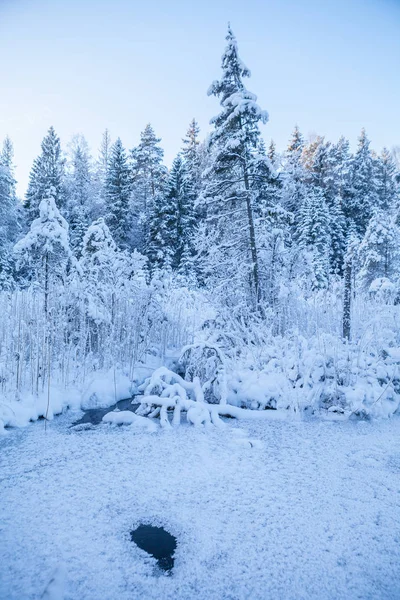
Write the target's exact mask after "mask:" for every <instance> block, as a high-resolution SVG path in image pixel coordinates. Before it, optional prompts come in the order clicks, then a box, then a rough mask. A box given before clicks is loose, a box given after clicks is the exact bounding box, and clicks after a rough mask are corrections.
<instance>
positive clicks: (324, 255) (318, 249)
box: [299, 187, 331, 289]
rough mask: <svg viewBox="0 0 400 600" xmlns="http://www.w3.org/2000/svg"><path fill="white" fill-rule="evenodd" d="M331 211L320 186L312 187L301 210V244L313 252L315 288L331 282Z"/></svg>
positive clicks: (320, 287)
mask: <svg viewBox="0 0 400 600" xmlns="http://www.w3.org/2000/svg"><path fill="white" fill-rule="evenodd" d="M329 225H330V220H329V212H328V207H327V205H326V201H325V198H324V194H323V192H322V190H321V188H319V187H314V188H311V189H310V190H309V192H308V195H307V198H306V200H305V201H304V203H303V206H302V209H301V212H300V235H299V245H300V247H301V248H303V249H304V250H307V251H309V253H310V254H311V262H312V268H313V288H314V289H323V288H326V287H328V283H329V249H330V246H331V242H330V231H329Z"/></svg>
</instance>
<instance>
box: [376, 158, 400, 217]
mask: <svg viewBox="0 0 400 600" xmlns="http://www.w3.org/2000/svg"><path fill="white" fill-rule="evenodd" d="M395 176H396V165H395V162H394V160H393V157H392V155H391V153H390V152H389V150H388V149H387V148H383V150H382V152H381V154H380V156H378V157H377V158H376V160H375V180H376V184H377V194H378V205H379V207H380V208H381V209H383V210H389V211H391V212H393V210H395V209H398V202H399V199H400V197H399V193H398V190H397V185H396V179H395ZM399 221H400V217H399Z"/></svg>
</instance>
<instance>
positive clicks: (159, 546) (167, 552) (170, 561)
mask: <svg viewBox="0 0 400 600" xmlns="http://www.w3.org/2000/svg"><path fill="white" fill-rule="evenodd" d="M131 540H132V542H135V544H136V545H137V546H139V548H140V549H141V550H144V551H145V552H147V553H148V554H151V555H152V556H153V557H154V558H155V559H156V560H157V564H158V566H159V567H160V569H163V571H167V572H170V571H171V570H172V568H173V566H174V558H173V556H174V552H175V549H176V537H174V536H173V535H171V534H170V533H168V531H165V529H163V527H154V526H153V525H139V527H138V528H137V529H134V530H133V531H131Z"/></svg>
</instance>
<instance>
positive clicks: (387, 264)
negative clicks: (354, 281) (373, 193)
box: [358, 208, 400, 291]
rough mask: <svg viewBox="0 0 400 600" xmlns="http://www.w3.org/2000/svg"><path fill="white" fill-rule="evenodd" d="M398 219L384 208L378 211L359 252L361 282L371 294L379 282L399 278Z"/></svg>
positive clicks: (376, 210) (392, 281)
mask: <svg viewBox="0 0 400 600" xmlns="http://www.w3.org/2000/svg"><path fill="white" fill-rule="evenodd" d="M395 221H396V217H395V216H394V215H393V213H392V214H391V213H390V212H389V211H388V210H387V209H385V208H383V209H382V208H375V209H374V211H373V214H372V217H371V219H370V222H369V223H368V227H367V230H366V232H365V235H364V237H363V239H362V241H361V244H360V247H359V249H358V263H359V272H358V281H359V283H360V285H361V287H362V289H363V290H364V291H368V290H369V288H370V286H371V283H372V282H373V281H374V280H376V279H382V278H384V279H385V280H386V279H388V280H390V282H391V283H392V284H394V283H395V280H396V281H397V279H398V273H399V266H400V252H399V251H400V242H399V235H400V232H399V228H398V227H397V225H396V222H395Z"/></svg>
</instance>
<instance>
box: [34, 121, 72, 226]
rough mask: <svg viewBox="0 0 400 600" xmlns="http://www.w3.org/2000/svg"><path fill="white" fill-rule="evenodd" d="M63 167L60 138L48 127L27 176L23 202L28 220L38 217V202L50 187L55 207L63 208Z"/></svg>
mask: <svg viewBox="0 0 400 600" xmlns="http://www.w3.org/2000/svg"><path fill="white" fill-rule="evenodd" d="M64 167H65V160H64V158H63V156H62V153H61V145H60V139H59V137H58V136H57V134H56V132H55V131H54V128H53V127H50V129H49V131H48V133H47V135H46V136H45V138H44V139H43V141H42V152H41V154H40V156H38V157H37V158H36V159H35V160H34V162H33V166H32V169H31V173H30V176H29V185H28V190H27V193H26V197H25V204H24V206H25V208H26V209H27V212H28V222H31V221H32V220H33V219H36V218H37V217H38V215H39V204H40V202H41V200H42V199H43V198H45V196H46V194H47V192H48V190H49V189H50V188H52V189H53V194H54V196H53V197H54V201H55V203H56V205H57V207H58V208H59V209H60V210H63V209H64V207H65V193H64V186H63V180H64Z"/></svg>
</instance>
